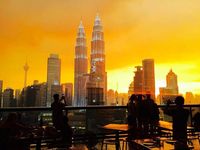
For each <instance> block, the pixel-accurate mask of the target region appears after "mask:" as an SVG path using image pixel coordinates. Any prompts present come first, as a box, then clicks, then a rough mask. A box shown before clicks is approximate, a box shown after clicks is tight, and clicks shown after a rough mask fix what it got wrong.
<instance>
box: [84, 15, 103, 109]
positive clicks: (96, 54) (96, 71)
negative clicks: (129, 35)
mask: <svg viewBox="0 0 200 150" xmlns="http://www.w3.org/2000/svg"><path fill="white" fill-rule="evenodd" d="M90 58H91V60H90V66H91V68H90V77H89V82H88V83H87V90H88V92H87V97H88V102H89V101H90V102H91V101H96V102H95V104H97V105H98V104H105V103H106V95H107V73H106V71H105V48H104V33H103V26H102V24H101V19H100V17H99V16H98V15H97V16H96V18H95V21H94V26H93V32H92V41H91V54H90ZM93 91H95V93H96V91H99V92H100V93H96V94H97V95H102V94H103V96H100V97H102V99H98V100H95V99H93V100H90V99H89V97H90V98H91V97H99V96H91V92H93ZM89 93H90V94H89ZM97 102H98V103H97Z"/></svg>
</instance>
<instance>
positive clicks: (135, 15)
mask: <svg viewBox="0 0 200 150" xmlns="http://www.w3.org/2000/svg"><path fill="white" fill-rule="evenodd" d="M22 2H23V5H22ZM89 2H90V1H89V0H88V1H87V2H86V4H83V5H81V2H80V4H74V3H73V2H72V1H70V0H69V1H67V2H64V1H60V3H58V2H53V1H50V2H49V3H48V5H47V6H45V5H44V4H46V3H47V2H40V1H34V2H32V3H31V8H30V7H28V6H30V2H25V1H24V0H22V1H21V3H20V2H19V3H16V2H14V1H12V0H11V1H9V2H7V1H1V2H0V3H1V5H0V7H1V8H2V9H0V12H1V13H0V14H1V16H0V18H1V20H2V24H1V25H0V26H1V28H0V31H1V33H0V38H1V41H0V43H1V56H0V63H1V64H2V67H1V68H2V69H1V70H2V71H1V74H0V79H1V80H3V81H4V89H5V88H7V87H12V88H14V89H18V88H22V87H23V84H24V72H23V68H22V66H23V65H24V62H25V61H26V60H27V62H28V64H29V66H30V69H29V72H28V81H27V85H30V84H31V83H32V81H33V80H35V79H38V80H39V81H40V82H44V81H46V65H47V64H46V59H47V57H48V55H49V54H50V53H57V54H59V56H60V58H61V59H62V61H63V62H62V73H61V83H64V82H73V79H74V78H73V72H74V70H73V66H74V64H73V58H74V46H75V44H74V43H75V39H76V30H77V25H78V24H79V22H80V20H81V18H82V20H83V24H84V25H85V30H86V38H87V45H89V44H88V43H89V42H90V41H91V35H90V33H91V31H92V24H93V22H92V21H93V19H94V17H95V14H96V13H97V12H99V14H100V17H101V18H102V20H103V26H104V33H105V40H106V60H107V63H106V68H107V72H108V89H110V88H111V89H114V90H115V89H116V88H117V87H116V84H117V83H118V90H119V91H120V92H127V91H128V86H129V84H130V81H131V79H132V76H133V70H134V66H137V65H138V64H139V62H140V61H141V60H142V59H145V58H153V59H154V60H155V76H156V88H157V89H158V88H159V87H163V86H165V75H166V74H167V72H168V70H169V69H170V68H173V70H174V71H175V72H176V74H177V75H178V77H179V78H178V81H179V91H180V93H185V92H186V91H192V92H193V93H200V90H199V89H200V88H199V87H200V79H199V73H200V69H199V68H198V66H199V64H200V62H199V60H198V53H199V52H198V51H199V49H200V44H199V43H198V41H199V36H198V35H199V34H200V29H199V27H198V26H199V23H200V18H199V15H198V14H199V12H200V10H199V9H198V6H199V3H200V2H198V1H193V2H188V1H185V0H183V1H180V0H175V1H173V2H168V1H162V2H158V1H154V0H153V1H151V3H150V2H148V1H144V2H141V1H135V2H134V1H131V0H130V1H126V2H123V1H115V2H113V1H112V2H106V1H104V0H103V1H96V4H90V3H89ZM68 5H69V6H71V7H72V8H71V9H67V8H68V7H69V6H68ZM93 5H94V7H93ZM54 6H55V7H54ZM111 6H112V7H111ZM166 6H167V7H166ZM110 7H111V8H112V9H111V8H110ZM43 8H45V9H43ZM75 8H76V9H77V8H80V10H79V11H78V13H76V14H73V13H71V12H73V10H75ZM97 8H98V9H97ZM36 10H38V11H36ZM58 10H59V11H58ZM66 10H67V11H68V12H66ZM25 12H27V13H25ZM51 12H57V13H55V14H52V13H51ZM37 13H40V14H41V15H37ZM72 14H73V15H72ZM70 15H72V16H70ZM81 16H82V17H81ZM127 16H128V17H127ZM124 18H125V19H124ZM177 18H178V19H177ZM188 52H189V54H188ZM30 55H31V56H30ZM119 59H120V60H119ZM116 60H119V61H116Z"/></svg>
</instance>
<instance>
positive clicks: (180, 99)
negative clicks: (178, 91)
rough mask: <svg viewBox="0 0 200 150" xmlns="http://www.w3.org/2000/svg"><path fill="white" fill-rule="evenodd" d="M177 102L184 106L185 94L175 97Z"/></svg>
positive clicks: (178, 104)
mask: <svg viewBox="0 0 200 150" xmlns="http://www.w3.org/2000/svg"><path fill="white" fill-rule="evenodd" d="M175 104H176V105H177V106H183V104H184V98H183V96H177V97H176V99H175Z"/></svg>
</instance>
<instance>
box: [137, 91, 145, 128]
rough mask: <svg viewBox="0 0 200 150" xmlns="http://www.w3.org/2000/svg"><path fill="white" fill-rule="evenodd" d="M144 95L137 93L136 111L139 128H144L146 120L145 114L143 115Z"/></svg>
mask: <svg viewBox="0 0 200 150" xmlns="http://www.w3.org/2000/svg"><path fill="white" fill-rule="evenodd" d="M142 102H143V95H142V94H139V95H137V103H136V112H137V126H138V129H139V130H142V128H143V121H144V115H143V111H144V110H143V105H142Z"/></svg>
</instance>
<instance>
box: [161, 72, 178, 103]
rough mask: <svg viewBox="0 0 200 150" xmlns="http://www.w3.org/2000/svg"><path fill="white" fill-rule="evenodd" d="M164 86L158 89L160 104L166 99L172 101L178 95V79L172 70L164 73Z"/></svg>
mask: <svg viewBox="0 0 200 150" xmlns="http://www.w3.org/2000/svg"><path fill="white" fill-rule="evenodd" d="M166 84H167V86H166V87H161V88H160V89H159V91H160V93H159V98H160V104H163V103H166V102H167V100H171V101H173V100H174V99H175V98H176V96H178V81H177V75H176V74H175V73H174V72H173V71H172V69H171V70H170V71H169V73H168V74H167V75H166Z"/></svg>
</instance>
